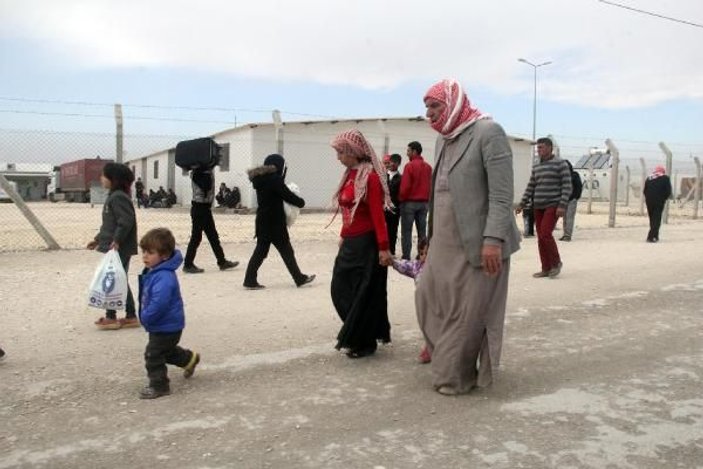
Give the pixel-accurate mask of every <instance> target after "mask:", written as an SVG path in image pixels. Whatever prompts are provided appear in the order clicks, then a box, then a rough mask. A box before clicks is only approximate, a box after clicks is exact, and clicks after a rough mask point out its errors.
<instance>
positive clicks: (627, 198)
mask: <svg viewBox="0 0 703 469" xmlns="http://www.w3.org/2000/svg"><path fill="white" fill-rule="evenodd" d="M625 189H626V190H625V207H629V206H630V167H629V166H625Z"/></svg>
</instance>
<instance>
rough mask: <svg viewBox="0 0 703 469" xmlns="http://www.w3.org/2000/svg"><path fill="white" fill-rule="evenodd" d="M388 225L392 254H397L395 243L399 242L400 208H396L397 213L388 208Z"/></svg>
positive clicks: (386, 212)
mask: <svg viewBox="0 0 703 469" xmlns="http://www.w3.org/2000/svg"><path fill="white" fill-rule="evenodd" d="M384 213H385V215H386V226H387V227H388V243H389V246H390V249H391V254H393V255H394V256H395V245H396V244H397V242H398V225H399V224H400V209H399V208H396V209H395V213H393V212H389V211H388V210H386V211H385V212H384Z"/></svg>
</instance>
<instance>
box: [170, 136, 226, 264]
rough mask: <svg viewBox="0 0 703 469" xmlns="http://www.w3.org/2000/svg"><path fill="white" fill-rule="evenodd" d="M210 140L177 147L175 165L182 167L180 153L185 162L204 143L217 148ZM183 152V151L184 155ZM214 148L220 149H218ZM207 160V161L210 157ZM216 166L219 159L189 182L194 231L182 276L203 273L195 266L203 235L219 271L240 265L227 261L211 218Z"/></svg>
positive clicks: (200, 168) (195, 171)
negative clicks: (214, 169)
mask: <svg viewBox="0 0 703 469" xmlns="http://www.w3.org/2000/svg"><path fill="white" fill-rule="evenodd" d="M207 140H209V139H199V140H198V141H191V142H181V143H179V144H178V146H177V147H176V164H179V158H180V157H181V153H182V154H183V155H184V157H186V158H187V157H188V156H190V155H188V153H189V152H188V149H189V148H191V149H192V148H198V147H199V146H201V144H202V142H205V143H208V146H210V145H213V146H214V145H215V144H214V142H207ZM196 145H197V146H196ZM179 147H180V148H179ZM181 148H182V149H183V151H181ZM215 148H218V147H216V146H215ZM179 152H180V153H179ZM197 153H200V152H197ZM205 156H206V157H207V156H208V155H205ZM217 164H219V159H218V158H214V159H213V160H212V161H211V162H209V163H208V165H207V166H203V165H200V166H197V167H194V168H193V169H192V170H191V174H190V178H191V185H192V188H193V198H192V203H191V207H190V218H191V222H192V230H191V234H190V241H189V242H188V249H187V251H186V257H185V259H184V261H183V272H185V273H188V274H199V273H202V272H204V269H201V268H200V267H198V266H196V265H195V264H194V261H195V254H196V252H197V251H198V246H200V242H201V241H202V239H203V231H204V232H205V236H207V239H208V241H209V242H210V247H211V248H212V252H213V253H214V254H215V258H217V265H218V266H219V267H220V270H228V269H232V268H234V267H237V266H238V265H239V262H235V261H228V260H227V259H226V258H225V253H224V251H223V250H222V245H220V235H219V234H218V233H217V228H216V227H215V219H214V218H213V217H212V202H213V200H215V175H214V174H213V172H212V170H213V168H214V166H216V165H217ZM179 166H181V167H184V166H185V165H181V164H179Z"/></svg>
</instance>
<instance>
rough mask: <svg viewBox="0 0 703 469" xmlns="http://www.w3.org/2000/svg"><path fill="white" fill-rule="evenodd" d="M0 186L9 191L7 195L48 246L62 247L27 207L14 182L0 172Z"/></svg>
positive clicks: (54, 248) (53, 247)
mask: <svg viewBox="0 0 703 469" xmlns="http://www.w3.org/2000/svg"><path fill="white" fill-rule="evenodd" d="M0 187H2V189H3V190H4V191H5V192H7V195H9V196H10V198H11V199H12V201H13V202H14V203H15V205H17V208H18V209H20V212H22V215H24V217H25V218H26V219H27V221H28V222H29V223H30V224H31V225H32V227H33V228H34V230H35V231H36V232H37V233H39V236H41V237H42V239H43V240H44V242H45V243H46V246H47V247H48V248H49V249H52V250H56V249H61V246H59V243H57V242H56V240H55V239H54V237H53V236H51V233H49V231H48V230H47V229H46V228H44V225H42V223H41V222H40V221H39V219H38V218H37V217H36V216H35V215H34V213H32V211H31V210H30V209H29V207H27V204H26V203H25V201H24V199H22V197H21V196H20V195H19V194H18V193H17V192H16V191H15V188H14V187H12V184H10V183H9V181H8V180H7V179H5V176H3V175H2V174H0Z"/></svg>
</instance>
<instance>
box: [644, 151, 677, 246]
mask: <svg viewBox="0 0 703 469" xmlns="http://www.w3.org/2000/svg"><path fill="white" fill-rule="evenodd" d="M642 192H643V194H644V201H645V203H646V204H647V214H648V215H649V233H647V242H648V243H656V242H658V241H659V227H660V226H661V221H662V213H664V207H665V206H666V201H667V199H668V198H669V197H671V180H670V179H669V176H667V175H666V169H665V168H664V166H661V165H658V166H655V167H654V170H653V171H652V174H650V175H649V177H648V178H647V180H646V181H645V182H644V189H643V191H642Z"/></svg>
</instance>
